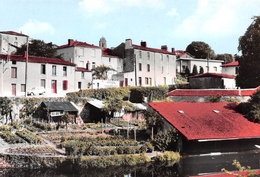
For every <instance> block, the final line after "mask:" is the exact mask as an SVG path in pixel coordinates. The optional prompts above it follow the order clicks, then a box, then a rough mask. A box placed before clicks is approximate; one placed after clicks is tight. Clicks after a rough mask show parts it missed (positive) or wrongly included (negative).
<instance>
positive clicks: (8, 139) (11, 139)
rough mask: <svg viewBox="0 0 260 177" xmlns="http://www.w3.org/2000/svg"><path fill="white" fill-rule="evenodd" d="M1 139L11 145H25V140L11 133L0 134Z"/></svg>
mask: <svg viewBox="0 0 260 177" xmlns="http://www.w3.org/2000/svg"><path fill="white" fill-rule="evenodd" d="M0 137H1V138H3V139H4V140H5V141H6V142H7V143H9V144H16V143H24V140H23V139H22V138H20V137H19V136H17V135H15V134H13V133H11V132H10V131H3V132H0Z"/></svg>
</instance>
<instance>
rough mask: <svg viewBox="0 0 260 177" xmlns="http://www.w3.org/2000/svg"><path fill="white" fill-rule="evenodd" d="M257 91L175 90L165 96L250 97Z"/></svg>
mask: <svg viewBox="0 0 260 177" xmlns="http://www.w3.org/2000/svg"><path fill="white" fill-rule="evenodd" d="M258 89H260V87H257V88H255V89H176V90H173V91H171V92H169V93H168V94H167V96H216V95H220V96H251V95H253V94H254V93H255V92H256V91H257V90H258Z"/></svg>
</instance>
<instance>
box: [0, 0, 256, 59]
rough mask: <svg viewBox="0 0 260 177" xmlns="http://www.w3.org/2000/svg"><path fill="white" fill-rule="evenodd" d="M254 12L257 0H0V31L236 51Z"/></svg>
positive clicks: (57, 41) (45, 37)
mask: <svg viewBox="0 0 260 177" xmlns="http://www.w3.org/2000/svg"><path fill="white" fill-rule="evenodd" d="M259 15H260V0H4V1H3V2H1V6H0V21H1V28H0V31H16V32H22V33H24V34H26V35H29V36H30V37H31V38H34V39H40V40H43V41H44V42H53V43H54V44H57V45H63V44H66V43H67V41H68V39H74V40H78V41H83V42H87V43H90V44H94V45H98V41H99V39H100V38H101V37H102V36H103V37H105V38H106V40H107V44H108V47H116V46H117V45H119V44H120V43H122V42H124V41H125V39H129V38H130V39H132V40H133V43H134V44H140V42H141V41H146V42H147V45H148V47H154V48H160V47H161V45H167V46H168V48H169V49H170V48H175V49H176V50H185V49H186V47H187V45H189V44H190V43H191V42H192V41H203V42H206V43H208V44H209V45H210V46H211V48H212V49H213V50H214V51H215V53H216V54H223V53H230V54H236V53H238V51H237V46H238V39H239V37H240V36H241V35H243V34H244V33H245V31H246V29H247V27H248V26H249V25H250V24H251V22H252V19H251V18H252V17H253V16H259Z"/></svg>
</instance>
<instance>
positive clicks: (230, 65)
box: [222, 61, 239, 67]
mask: <svg viewBox="0 0 260 177" xmlns="http://www.w3.org/2000/svg"><path fill="white" fill-rule="evenodd" d="M234 66H239V64H238V61H233V62H230V63H226V64H223V65H222V67H234Z"/></svg>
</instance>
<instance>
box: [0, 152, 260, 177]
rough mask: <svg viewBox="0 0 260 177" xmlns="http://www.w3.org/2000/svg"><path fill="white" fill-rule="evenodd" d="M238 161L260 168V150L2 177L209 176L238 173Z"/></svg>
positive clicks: (14, 172)
mask: <svg viewBox="0 0 260 177" xmlns="http://www.w3.org/2000/svg"><path fill="white" fill-rule="evenodd" d="M233 160H237V161H239V162H240V163H241V165H243V166H250V167H251V168H252V169H260V150H253V151H247V152H240V153H226V154H220V153H212V154H203V155H193V156H186V157H183V158H182V160H181V161H180V163H179V164H178V165H175V166H153V165H151V164H146V165H143V166H137V167H127V166H123V167H115V168H106V169H88V170H75V171H70V170H69V169H66V168H64V169H58V170H53V169H44V170H24V169H0V176H1V177H5V176H8V177H85V176H86V177H177V176H178V177H189V176H196V175H202V174H208V173H220V172H221V169H222V168H225V169H227V170H230V171H235V170H237V169H236V168H235V167H234V166H233V165H232V163H233Z"/></svg>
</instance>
